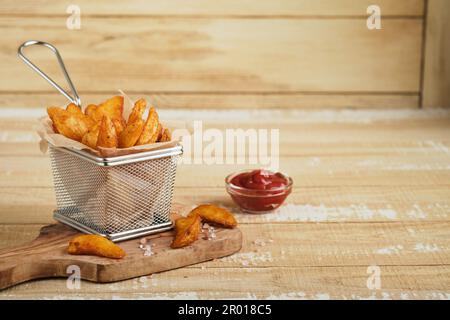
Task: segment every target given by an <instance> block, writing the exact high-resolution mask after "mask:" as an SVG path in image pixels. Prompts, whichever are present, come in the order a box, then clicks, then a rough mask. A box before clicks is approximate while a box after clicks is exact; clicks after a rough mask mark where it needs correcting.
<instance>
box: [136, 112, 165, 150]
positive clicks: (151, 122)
mask: <svg viewBox="0 0 450 320" xmlns="http://www.w3.org/2000/svg"><path fill="white" fill-rule="evenodd" d="M158 125H159V120H158V113H157V112H156V109H155V108H154V107H151V108H150V110H149V112H148V117H147V121H146V122H145V126H144V130H142V133H141V136H140V137H139V139H138V141H137V142H136V145H137V146H138V145H142V144H149V143H154V142H156V139H158Z"/></svg>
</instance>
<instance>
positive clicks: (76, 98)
mask: <svg viewBox="0 0 450 320" xmlns="http://www.w3.org/2000/svg"><path fill="white" fill-rule="evenodd" d="M33 45H38V46H44V47H47V48H49V49H50V50H51V51H53V53H54V54H55V55H56V58H57V59H58V63H59V66H60V67H61V70H62V72H63V74H64V77H65V78H66V81H67V83H68V84H69V86H70V89H71V90H72V94H73V97H72V96H70V95H69V94H68V93H67V92H66V91H65V90H64V89H63V88H61V87H60V86H59V85H58V84H57V83H56V82H55V81H53V80H52V79H51V78H50V77H49V76H47V75H46V74H45V73H44V72H43V71H42V70H41V69H39V68H38V67H37V66H36V65H35V64H34V63H33V62H31V61H30V60H29V59H28V58H27V57H26V56H25V55H24V54H23V49H24V48H26V47H30V46H33ZM17 54H18V55H19V57H20V58H21V59H22V60H23V61H24V62H25V64H26V65H27V66H29V67H30V68H31V69H33V70H34V71H36V73H37V74H39V75H40V76H41V77H42V78H44V79H45V80H46V81H47V82H48V83H50V84H51V85H52V86H53V87H55V88H56V90H58V91H59V92H60V93H61V94H62V95H63V96H64V97H66V98H67V99H68V100H69V101H70V102H72V103H74V104H76V105H77V106H78V107H79V108H81V99H80V97H79V96H78V92H77V89H75V86H74V85H73V83H72V80H71V79H70V77H69V74H68V73H67V70H66V66H65V65H64V62H63V59H62V58H61V55H60V54H59V52H58V50H57V49H56V48H55V47H54V46H53V45H51V44H50V43H47V42H43V41H37V40H29V41H26V42H24V43H23V44H22V45H21V46H20V47H19V49H18V50H17Z"/></svg>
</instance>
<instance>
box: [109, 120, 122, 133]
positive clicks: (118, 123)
mask: <svg viewBox="0 0 450 320" xmlns="http://www.w3.org/2000/svg"><path fill="white" fill-rule="evenodd" d="M112 122H113V123H114V127H115V128H116V134H117V136H120V134H121V133H122V131H123V130H124V129H125V121H124V120H123V119H112Z"/></svg>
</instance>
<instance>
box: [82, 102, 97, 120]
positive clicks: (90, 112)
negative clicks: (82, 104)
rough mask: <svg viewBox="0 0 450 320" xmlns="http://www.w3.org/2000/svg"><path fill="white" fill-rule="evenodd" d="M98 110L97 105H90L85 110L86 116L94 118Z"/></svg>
mask: <svg viewBox="0 0 450 320" xmlns="http://www.w3.org/2000/svg"><path fill="white" fill-rule="evenodd" d="M96 109H97V105H96V104H90V105H88V106H87V107H86V109H84V114H85V115H87V116H89V117H91V118H93V114H94V112H95V110H96Z"/></svg>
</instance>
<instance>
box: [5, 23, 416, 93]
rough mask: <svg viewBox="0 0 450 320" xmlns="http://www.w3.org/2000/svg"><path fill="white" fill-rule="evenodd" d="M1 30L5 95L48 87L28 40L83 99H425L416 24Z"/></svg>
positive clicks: (22, 26) (12, 26)
mask: <svg viewBox="0 0 450 320" xmlns="http://www.w3.org/2000/svg"><path fill="white" fill-rule="evenodd" d="M1 22H2V23H1V25H0V32H1V33H2V34H4V36H3V38H2V44H3V45H4V50H2V52H1V54H0V58H1V60H0V61H2V64H4V65H5V66H8V67H7V68H5V71H4V76H3V77H2V79H1V80H0V90H1V91H5V90H6V91H11V90H15V91H18V90H19V91H20V90H25V91H40V90H46V91H48V89H49V87H48V84H47V83H46V82H45V81H42V79H40V78H39V77H38V76H37V75H33V74H30V70H27V67H26V66H25V65H23V64H22V63H20V61H18V59H17V56H16V49H17V47H18V46H19V45H20V43H21V42H22V41H24V40H26V39H30V38H33V39H34V38H36V39H42V40H47V41H48V42H50V43H53V44H54V45H55V46H56V47H58V49H59V50H60V52H61V54H62V56H63V57H64V59H65V61H66V66H67V68H68V70H69V72H70V73H71V76H72V80H73V81H74V83H76V85H77V88H78V89H79V90H91V89H92V88H95V90H101V91H108V90H114V89H119V88H120V89H123V90H125V91H127V90H133V91H138V92H139V91H141V90H145V91H147V90H149V89H150V90H154V91H171V92H173V91H176V92H199V91H200V92H211V91H213V92H254V91H258V92H273V91H275V92H290V91H312V92H321V91H327V92H340V91H346V92H349V91H351V92H361V91H362V92H398V93H402V92H407V93H411V92H412V93H414V92H418V90H419V73H420V48H421V38H420V35H421V21H418V20H402V19H399V20H389V21H385V23H384V26H383V29H382V30H379V31H378V32H372V31H370V30H368V29H367V26H366V22H365V20H364V19H361V20H345V19H344V20H332V21H330V20H320V21H319V20H284V19H269V20H252V19H239V20H227V19H209V20H208V19H202V20H198V19H187V18H185V19H183V18H180V19H164V18H156V19H150V20H148V19H144V18H136V19H132V20H127V22H126V23H123V20H122V19H117V18H92V19H89V20H88V21H86V22H85V24H84V27H83V28H82V29H81V30H79V31H77V32H72V31H70V30H67V29H65V28H64V26H61V19H60V18H21V19H14V18H7V17H2V18H1ZM242 30H245V32H242ZM306 30H307V31H306ZM62 39H66V40H62ZM268 39H270V45H268ZM74 43H76V44H77V50H74V48H73V44H74ZM150 43H151V45H149V44H150ZM82 48H85V49H84V50H81V49H82ZM281 48H282V49H281ZM33 52H34V53H35V54H33V55H31V54H30V56H32V57H33V59H35V61H36V60H39V61H40V65H41V66H42V68H43V69H44V70H47V71H48V72H49V73H50V74H53V75H58V74H59V70H58V66H57V64H56V63H55V61H54V59H53V58H54V57H53V56H52V55H50V54H49V52H48V50H46V49H45V48H38V49H37V50H33ZM38 53H39V54H38ZM380 66H382V68H381V67H380ZM31 79H33V80H31ZM60 82H62V81H60Z"/></svg>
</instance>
